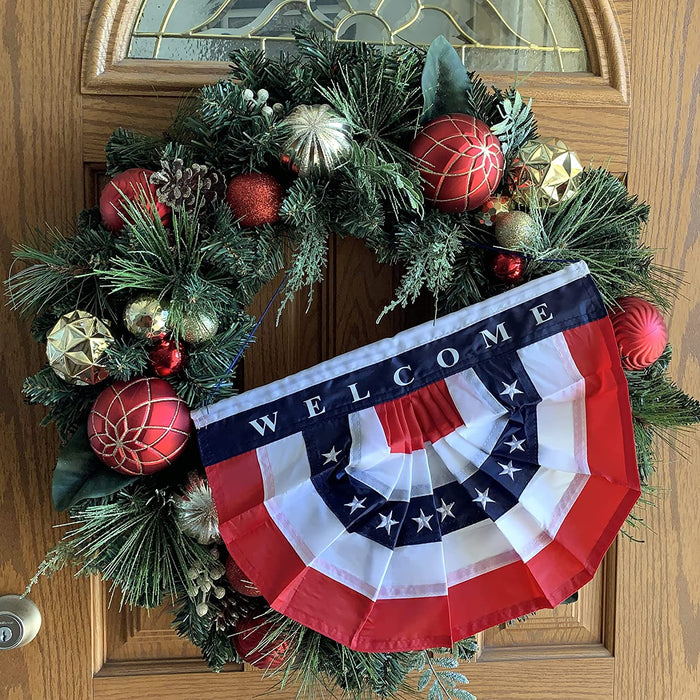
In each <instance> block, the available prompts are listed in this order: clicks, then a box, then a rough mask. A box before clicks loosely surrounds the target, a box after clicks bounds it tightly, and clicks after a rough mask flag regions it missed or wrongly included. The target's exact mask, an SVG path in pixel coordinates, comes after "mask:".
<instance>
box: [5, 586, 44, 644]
mask: <svg viewBox="0 0 700 700" xmlns="http://www.w3.org/2000/svg"><path fill="white" fill-rule="evenodd" d="M40 627H41V613H40V612H39V608H37V606H36V605H35V604H34V603H33V602H32V601H31V600H29V598H22V597H21V596H18V595H3V596H0V649H16V648H17V647H21V646H24V645H25V644H29V642H31V641H32V639H34V637H36V635H37V632H38V631H39V628H40Z"/></svg>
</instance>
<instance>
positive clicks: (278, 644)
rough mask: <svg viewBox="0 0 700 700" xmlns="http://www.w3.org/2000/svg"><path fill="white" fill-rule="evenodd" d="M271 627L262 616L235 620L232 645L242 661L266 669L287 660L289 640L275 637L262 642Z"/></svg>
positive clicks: (271, 668)
mask: <svg viewBox="0 0 700 700" xmlns="http://www.w3.org/2000/svg"><path fill="white" fill-rule="evenodd" d="M273 629H274V628H273V626H272V625H271V623H270V622H269V621H268V620H265V619H264V618H262V617H257V618H253V617H249V618H245V619H242V620H238V621H237V622H236V625H235V627H234V634H233V645H234V646H235V647H236V651H237V652H238V655H239V656H240V657H241V658H242V659H243V661H245V662H246V663H249V664H252V665H253V666H256V667H257V668H261V669H264V670H266V671H271V670H273V669H276V668H280V666H283V665H284V664H285V663H286V662H287V660H288V659H289V656H290V643H289V640H287V639H275V640H272V641H270V642H268V643H267V644H262V641H263V639H264V638H265V637H266V636H267V635H268V634H270V632H272V630H273Z"/></svg>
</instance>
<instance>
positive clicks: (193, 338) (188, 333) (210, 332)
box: [182, 313, 219, 343]
mask: <svg viewBox="0 0 700 700" xmlns="http://www.w3.org/2000/svg"><path fill="white" fill-rule="evenodd" d="M218 330H219V319H218V318H216V317H215V316H213V315H211V314H207V313H199V314H190V315H188V316H185V317H184V318H183V320H182V339H183V340H184V341H185V342H187V343H203V342H204V341H205V340H211V339H212V338H213V337H214V336H215V335H216V332H217V331H218Z"/></svg>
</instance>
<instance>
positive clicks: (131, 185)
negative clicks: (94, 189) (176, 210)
mask: <svg viewBox="0 0 700 700" xmlns="http://www.w3.org/2000/svg"><path fill="white" fill-rule="evenodd" d="M152 174H153V171H152V170H145V169H144V168H129V170H125V171H124V172H123V173H117V174H116V175H115V176H114V177H113V178H112V179H111V180H110V182H109V183H108V184H107V186H106V187H105V188H104V190H102V194H101V195H100V216H101V217H102V225H103V226H104V227H105V228H106V229H108V230H109V231H114V232H115V233H117V232H119V231H121V230H122V229H123V228H124V226H125V224H126V222H127V221H130V216H129V214H128V212H127V211H126V209H125V206H126V203H127V202H132V203H135V204H137V203H138V204H142V205H143V207H144V208H145V209H146V211H148V212H151V211H155V213H156V215H157V216H158V217H159V218H160V220H161V221H162V222H163V225H164V226H167V225H168V224H169V223H170V215H171V211H170V207H169V206H168V205H167V204H163V203H162V202H159V201H158V199H157V197H156V186H155V185H152V184H151V183H150V182H149V178H150V176H151V175H152Z"/></svg>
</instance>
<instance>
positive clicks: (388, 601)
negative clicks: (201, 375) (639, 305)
mask: <svg viewBox="0 0 700 700" xmlns="http://www.w3.org/2000/svg"><path fill="white" fill-rule="evenodd" d="M193 417H194V420H195V424H196V426H197V428H198V436H199V442H200V447H201V452H202V457H203V460H204V463H205V466H206V467H207V475H208V478H209V483H210V485H211V488H212V491H213V494H214V499H215V502H216V505H217V510H218V513H219V521H220V531H221V535H222V537H223V539H224V542H225V543H226V545H227V547H228V549H229V551H230V553H231V555H232V556H233V558H234V559H235V560H236V561H237V562H238V564H239V565H240V566H241V568H242V569H243V570H244V571H245V572H246V574H247V576H248V577H249V578H250V579H251V581H253V582H254V583H255V585H256V586H257V587H258V588H259V589H260V590H261V591H262V593H263V594H264V596H265V597H266V599H267V600H268V602H269V603H270V605H271V606H272V607H273V608H275V609H277V610H279V611H280V612H281V613H283V614H285V615H287V616H289V617H291V618H294V619H296V620H298V621H299V622H301V623H302V624H305V625H307V626H308V627H311V628H313V629H316V630H317V631H319V632H321V633H322V634H325V635H327V636H329V637H331V638H333V639H335V640H337V641H339V642H341V643H343V644H346V645H347V646H350V647H351V648H353V649H357V650H363V651H396V650H407V649H420V648H430V647H436V646H449V645H450V644H452V643H453V642H454V641H456V640H458V639H462V638H464V637H466V636H468V635H470V634H473V633H474V632H476V631H479V630H481V629H485V628H487V627H489V626H492V625H494V624H498V623H500V622H503V621H505V620H508V619H511V618H513V617H516V616H518V615H522V614H525V613H528V612H532V611H533V610H536V609H538V608H541V607H552V606H554V605H557V604H558V603H559V602H561V601H562V600H564V599H565V598H566V597H568V596H569V595H570V594H571V593H573V592H574V591H575V590H577V589H578V588H580V587H581V586H582V585H583V584H584V583H586V582H587V581H588V580H590V578H591V577H592V576H593V574H594V572H595V570H596V568H597V566H598V564H599V563H600V560H601V559H602V557H603V555H604V553H605V551H606V550H607V549H608V547H609V545H610V544H611V542H612V540H613V539H614V537H615V535H616V533H617V531H618V530H619V528H620V527H621V525H622V523H623V522H624V520H625V518H626V517H627V515H628V514H629V511H630V509H631V507H632V505H633V504H634V502H635V501H636V499H637V497H638V495H639V488H640V487H639V477H638V474H637V468H636V462H635V449H634V439H633V433H632V424H631V416H630V409H629V400H628V396H627V386H626V382H625V378H624V373H623V372H622V369H621V366H620V360H619V356H618V354H617V349H616V345H615V342H614V338H613V335H612V328H611V325H610V321H609V319H608V318H607V314H606V311H605V308H604V305H603V303H602V300H601V298H600V295H599V294H598V292H597V290H596V289H595V286H594V284H593V282H592V280H591V278H590V276H589V275H588V270H587V268H586V266H585V265H584V264H583V263H579V264H577V265H572V266H569V267H568V268H566V269H564V270H562V271H560V272H558V273H555V274H553V275H549V276H547V277H544V278H541V279H538V280H535V281H533V282H530V283H528V284H526V285H523V286H522V287H520V288H518V289H516V290H513V291H511V292H507V293H506V294H503V295H500V296H498V297H494V298H493V299H489V300H487V301H486V302H482V303H480V304H476V305H474V306H472V307H469V308H466V309H463V310H462V311H459V312H456V313H454V314H450V315H449V316H445V317H443V318H441V319H439V320H438V321H437V322H435V323H428V324H424V325H423V326H419V327H417V328H414V329H411V330H409V331H405V332H403V333H400V334H399V335H397V336H395V337H394V338H390V339H388V340H384V341H380V342H378V343H374V344H372V345H369V346H367V347H365V348H362V349H361V350H359V351H355V352H352V353H348V354H346V355H343V356H340V357H338V358H335V359H333V360H330V361H328V362H325V363H322V364H321V365H318V366H317V367H314V368H312V369H310V370H305V371H304V372H300V373H299V374H296V375H293V376H291V377H288V378H286V379H283V380H281V381H278V382H274V383H272V384H269V385H267V386H265V387H261V388H259V389H255V390H253V391H250V392H247V393H245V394H242V395H241V396H238V397H234V398H232V399H227V400H225V401H222V402H220V403H218V404H216V405H215V406H212V407H209V408H208V409H202V410H200V411H198V412H195V414H194V416H193Z"/></svg>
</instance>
